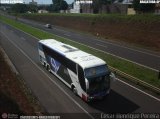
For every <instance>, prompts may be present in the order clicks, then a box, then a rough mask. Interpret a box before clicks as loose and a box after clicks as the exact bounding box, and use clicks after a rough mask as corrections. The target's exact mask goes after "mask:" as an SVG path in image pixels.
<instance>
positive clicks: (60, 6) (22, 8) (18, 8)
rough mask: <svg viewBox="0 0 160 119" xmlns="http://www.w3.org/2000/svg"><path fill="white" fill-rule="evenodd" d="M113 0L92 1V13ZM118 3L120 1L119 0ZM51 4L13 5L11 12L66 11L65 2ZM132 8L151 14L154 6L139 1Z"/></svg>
mask: <svg viewBox="0 0 160 119" xmlns="http://www.w3.org/2000/svg"><path fill="white" fill-rule="evenodd" d="M114 1H115V0H93V5H92V7H93V11H94V13H99V10H100V9H101V8H102V6H103V5H107V4H112V3H113V2H114ZM119 1H120V2H121V1H122V0H119ZM52 2H53V4H51V5H50V6H37V5H33V4H29V5H26V4H14V5H13V6H12V11H14V12H16V13H25V12H27V11H30V12H37V11H38V9H41V8H43V7H45V9H46V10H48V11H50V12H59V11H60V10H67V9H68V4H67V2H66V1H65V0H52ZM133 7H134V9H135V10H136V11H137V12H138V13H145V12H152V11H154V9H155V4H140V0H133Z"/></svg>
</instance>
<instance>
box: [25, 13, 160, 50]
mask: <svg viewBox="0 0 160 119" xmlns="http://www.w3.org/2000/svg"><path fill="white" fill-rule="evenodd" d="M23 17H24V18H27V19H32V20H35V21H40V22H44V23H51V24H53V25H58V26H62V27H66V28H70V29H74V30H78V31H82V32H87V33H91V34H93V35H98V36H99V37H103V38H106V39H111V40H116V41H119V42H126V43H129V44H133V45H135V46H140V47H143V48H147V49H151V50H155V51H160V21H158V20H157V21H156V20H154V18H153V20H148V21H147V20H145V19H149V18H144V21H143V18H142V19H140V20H138V18H137V19H136V18H131V19H130V18H128V19H127V20H126V19H120V18H109V19H108V18H105V17H104V18H103V17H99V18H98V17H96V18H92V17H80V16H63V15H62V16H60V15H59V16H58V15H57V16H54V15H36V16H34V15H31V16H30V15H29V16H23ZM134 19H136V20H134Z"/></svg>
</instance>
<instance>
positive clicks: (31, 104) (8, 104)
mask: <svg viewBox="0 0 160 119" xmlns="http://www.w3.org/2000/svg"><path fill="white" fill-rule="evenodd" d="M3 113H7V114H15V115H17V116H18V118H19V116H20V115H34V116H35V115H43V113H44V111H43V110H42V108H41V106H40V104H39V102H38V101H37V100H36V98H35V97H34V96H33V95H32V92H31V91H30V90H29V89H28V88H27V86H26V84H25V82H24V80H22V79H21V77H20V76H19V75H16V74H15V73H13V72H12V71H11V69H10V66H9V65H8V64H7V62H6V60H5V58H4V54H3V52H2V50H1V47H0V114H3ZM0 116H1V115H0Z"/></svg>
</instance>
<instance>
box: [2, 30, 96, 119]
mask: <svg viewBox="0 0 160 119" xmlns="http://www.w3.org/2000/svg"><path fill="white" fill-rule="evenodd" d="M1 33H2V34H3V35H4V36H5V37H6V38H7V39H8V41H10V42H11V43H12V44H13V45H14V46H15V47H16V48H17V49H19V50H20V52H21V53H22V54H23V55H24V56H26V57H27V58H28V59H29V60H30V61H31V63H32V64H34V65H35V66H36V67H37V68H38V69H39V70H40V71H42V72H43V73H44V74H45V75H46V76H47V77H48V78H49V80H50V81H51V82H52V83H54V84H55V85H56V86H57V87H58V88H59V89H60V90H61V91H62V92H63V93H64V94H65V95H66V96H68V97H69V98H70V100H72V101H73V102H74V103H75V104H76V105H77V106H78V107H79V108H81V109H82V110H83V111H84V112H85V113H86V114H87V115H88V116H89V117H91V118H92V119H94V117H93V116H92V115H91V114H89V112H87V111H86V110H85V109H84V108H83V107H82V106H81V105H80V104H79V103H78V102H77V101H76V100H74V99H73V98H72V97H71V96H70V95H69V94H68V93H67V92H65V90H63V88H61V87H60V86H59V85H58V84H57V83H56V82H55V81H54V80H52V79H51V77H50V76H48V74H47V73H46V72H44V71H43V70H42V69H41V68H40V67H39V66H38V65H37V64H36V63H35V62H34V61H32V59H31V58H30V57H29V56H28V55H27V54H26V53H25V52H24V51H23V50H22V49H21V48H19V47H18V46H17V45H16V44H15V43H14V42H13V41H11V40H9V38H8V36H6V35H5V34H4V33H3V32H1Z"/></svg>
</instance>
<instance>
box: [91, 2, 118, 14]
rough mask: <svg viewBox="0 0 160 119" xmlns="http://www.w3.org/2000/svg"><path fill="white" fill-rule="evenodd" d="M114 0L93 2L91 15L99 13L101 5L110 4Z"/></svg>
mask: <svg viewBox="0 0 160 119" xmlns="http://www.w3.org/2000/svg"><path fill="white" fill-rule="evenodd" d="M114 1H115V0H93V13H99V12H100V11H101V10H102V6H103V5H107V4H112V3H113V2H114Z"/></svg>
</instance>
